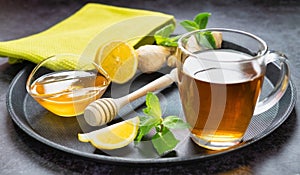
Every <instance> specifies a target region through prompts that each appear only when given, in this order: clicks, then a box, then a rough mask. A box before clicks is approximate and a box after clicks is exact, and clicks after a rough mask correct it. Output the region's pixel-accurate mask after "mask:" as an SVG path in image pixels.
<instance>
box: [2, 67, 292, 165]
mask: <svg viewBox="0 0 300 175" xmlns="http://www.w3.org/2000/svg"><path fill="white" fill-rule="evenodd" d="M33 66H34V65H28V66H26V67H25V68H24V69H23V70H21V71H20V72H19V73H18V74H17V75H16V77H15V78H14V80H13V81H12V83H11V85H10V87H9V90H8V94H7V101H6V102H7V109H8V111H9V114H10V116H11V118H12V119H13V121H14V122H15V123H16V124H17V125H18V126H19V127H20V128H21V129H22V130H23V131H25V132H26V133H27V134H28V135H29V136H31V137H33V138H35V139H36V140H38V141H40V142H42V143H44V144H46V145H48V146H50V147H53V148H55V149H58V150H61V151H64V152H67V153H70V154H73V155H77V156H81V157H83V158H89V159H93V160H96V161H102V162H107V163H113V164H133V165H134V164H135V165H137V164H139V165H145V164H147V165H151V164H160V163H173V164H174V163H182V162H187V161H194V160H200V159H205V158H209V157H217V156H220V155H222V154H225V153H226V154H228V153H230V152H232V151H235V150H237V149H240V148H243V147H245V146H247V145H250V144H253V143H255V142H257V141H258V140H260V139H261V138H263V137H265V136H267V135H268V134H270V133H271V132H273V131H274V130H275V129H276V128H277V127H279V126H280V125H281V124H282V123H283V122H284V121H285V120H286V119H287V118H288V116H289V114H290V113H291V111H292V109H293V107H294V105H295V101H296V99H295V98H296V90H295V86H294V84H293V83H292V81H290V82H289V87H288V89H287V91H286V93H285V94H284V96H283V97H282V99H281V100H280V101H279V102H278V103H277V104H276V105H275V106H273V107H272V108H271V109H270V110H268V111H266V112H264V113H262V114H260V115H258V116H254V117H253V119H252V121H251V123H250V126H249V128H248V130H247V132H246V134H245V137H244V139H243V142H242V143H241V144H239V145H237V146H236V147H233V148H230V149H227V150H224V151H211V150H206V149H204V148H201V147H199V146H197V145H196V144H194V143H193V142H192V141H191V139H190V138H189V137H188V131H186V130H180V131H177V133H176V137H177V138H178V139H180V140H181V142H180V143H179V144H178V146H177V147H176V149H175V150H174V151H172V152H170V153H168V154H166V155H165V156H163V157H160V156H158V155H157V154H156V152H155V151H154V149H153V148H152V145H151V142H149V141H143V142H142V143H141V144H139V145H137V146H134V144H130V145H128V146H126V147H124V148H121V149H117V150H114V151H103V150H98V149H95V148H94V147H92V146H91V145H90V144H89V143H82V142H79V141H78V140H77V134H78V133H80V132H83V131H85V132H86V131H87V130H92V129H96V128H88V127H86V126H83V125H82V122H81V119H82V116H77V117H72V118H64V117H59V116H56V115H54V114H52V113H50V112H48V111H47V110H45V109H44V108H43V107H41V106H40V105H39V104H38V103H36V102H35V101H34V100H33V99H32V98H31V97H30V95H28V94H27V92H26V89H25V83H26V79H27V77H28V75H29V73H30V72H31V70H32V68H33ZM278 70H279V68H278V65H277V64H276V63H272V64H270V65H268V69H267V74H266V77H265V81H264V85H263V91H262V95H265V94H266V93H268V92H270V89H272V87H273V83H274V82H276V76H277V75H278V74H279V71H278ZM168 71H169V69H167V68H166V69H163V70H162V71H160V72H159V73H154V74H138V75H137V76H136V77H135V78H134V79H133V80H132V81H131V82H129V83H127V84H125V85H116V84H111V85H110V87H109V89H108V90H107V91H106V93H105V94H104V96H106V97H109V96H113V97H118V96H122V95H125V94H126V93H128V92H131V91H133V90H135V89H137V88H139V87H141V86H143V85H144V84H146V83H148V82H150V81H152V80H154V79H155V78H157V77H159V76H161V75H163V74H164V73H166V72H168ZM111 94H112V95H111ZM157 95H158V96H159V98H160V100H161V104H162V106H163V107H162V109H163V111H164V115H165V116H166V115H171V114H172V115H179V116H180V117H183V113H182V109H181V104H180V100H179V94H178V89H177V86H176V84H173V85H171V86H170V87H168V88H166V89H164V90H162V91H160V92H158V94H157ZM143 107H144V99H143V98H142V99H139V100H137V101H135V102H134V103H131V104H130V105H128V106H126V107H125V108H124V109H123V110H122V111H121V114H120V116H119V118H120V117H121V118H123V119H126V118H130V117H132V116H136V115H138V114H140V113H141V110H142V109H143ZM118 120H120V119H117V121H118Z"/></svg>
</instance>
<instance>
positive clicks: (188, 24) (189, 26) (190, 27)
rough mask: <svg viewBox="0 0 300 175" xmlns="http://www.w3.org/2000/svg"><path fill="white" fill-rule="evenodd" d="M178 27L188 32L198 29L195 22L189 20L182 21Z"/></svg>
mask: <svg viewBox="0 0 300 175" xmlns="http://www.w3.org/2000/svg"><path fill="white" fill-rule="evenodd" d="M180 25H181V26H182V27H184V28H185V29H186V30H187V31H189V32H191V31H194V30H198V29H199V27H198V24H197V23H196V22H195V21H191V20H184V21H182V22H180Z"/></svg>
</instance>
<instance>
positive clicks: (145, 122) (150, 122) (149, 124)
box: [134, 116, 161, 143]
mask: <svg viewBox="0 0 300 175" xmlns="http://www.w3.org/2000/svg"><path fill="white" fill-rule="evenodd" d="M160 122H161V120H160V119H159V118H154V117H152V116H142V117H140V127H139V131H138V134H137V136H136V138H135V139H134V141H136V143H137V142H140V141H141V139H142V138H143V137H144V136H145V135H147V134H148V133H149V132H150V130H151V129H152V128H153V127H155V126H156V125H158V124H160Z"/></svg>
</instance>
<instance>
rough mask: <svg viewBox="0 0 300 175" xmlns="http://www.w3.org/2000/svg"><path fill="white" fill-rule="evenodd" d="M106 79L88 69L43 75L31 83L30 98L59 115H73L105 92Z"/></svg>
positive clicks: (107, 83) (81, 111) (80, 111)
mask: <svg viewBox="0 0 300 175" xmlns="http://www.w3.org/2000/svg"><path fill="white" fill-rule="evenodd" d="M108 85H109V80H108V79H107V78H106V77H104V76H103V75H101V74H99V73H95V72H88V71H64V72H53V73H49V74H45V75H43V76H41V77H39V78H38V79H37V80H35V81H34V82H33V83H32V85H31V86H30V91H31V95H32V97H33V98H34V99H35V100H36V101H37V102H38V103H40V104H41V105H42V106H43V107H45V108H46V109H48V110H49V111H52V112H53V113H55V114H57V115H59V116H66V117H69V116H76V115H79V114H82V113H83V112H84V109H85V107H86V106H87V105H88V104H90V103H91V102H93V101H95V100H96V99H98V98H99V97H100V96H102V94H103V93H104V92H105V90H106V88H107V86H108Z"/></svg>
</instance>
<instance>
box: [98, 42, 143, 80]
mask: <svg viewBox="0 0 300 175" xmlns="http://www.w3.org/2000/svg"><path fill="white" fill-rule="evenodd" d="M95 60H97V61H98V62H99V63H100V65H101V66H102V68H103V69H104V70H105V71H106V72H107V74H108V75H109V76H110V78H111V80H112V82H114V83H118V84H123V83H126V82H127V81H129V80H130V79H131V78H132V77H133V76H134V74H135V73H136V70H137V66H138V57H137V54H136V52H135V49H134V48H133V47H132V46H131V45H129V44H128V43H126V42H123V41H112V42H110V43H108V44H106V45H104V46H103V47H101V48H100V49H99V50H98V52H97V55H96V59H95Z"/></svg>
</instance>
